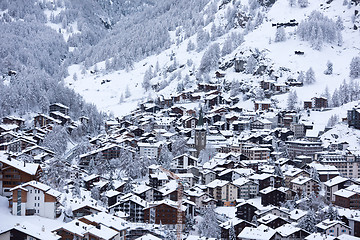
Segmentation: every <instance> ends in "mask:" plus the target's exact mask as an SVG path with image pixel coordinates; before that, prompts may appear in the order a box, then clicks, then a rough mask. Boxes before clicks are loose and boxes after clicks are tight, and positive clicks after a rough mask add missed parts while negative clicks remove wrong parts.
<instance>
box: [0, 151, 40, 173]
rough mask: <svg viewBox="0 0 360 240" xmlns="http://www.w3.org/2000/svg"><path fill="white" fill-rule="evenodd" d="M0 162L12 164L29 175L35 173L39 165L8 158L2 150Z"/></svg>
mask: <svg viewBox="0 0 360 240" xmlns="http://www.w3.org/2000/svg"><path fill="white" fill-rule="evenodd" d="M0 162H2V163H5V164H7V165H9V166H12V167H14V168H16V169H18V170H20V171H22V172H25V173H27V174H30V175H35V174H36V172H37V170H38V169H39V167H40V165H39V164H37V163H25V162H23V161H19V160H16V159H11V160H8V159H7V156H6V155H5V154H4V152H0Z"/></svg>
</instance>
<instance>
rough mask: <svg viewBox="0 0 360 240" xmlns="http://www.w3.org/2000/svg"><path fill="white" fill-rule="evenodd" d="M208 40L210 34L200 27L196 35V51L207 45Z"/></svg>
mask: <svg viewBox="0 0 360 240" xmlns="http://www.w3.org/2000/svg"><path fill="white" fill-rule="evenodd" d="M209 41H210V34H209V33H208V32H207V31H204V30H203V29H202V28H200V29H199V31H198V32H197V35H196V43H197V51H198V52H201V51H202V50H204V48H205V47H206V46H207V44H208V42H209Z"/></svg>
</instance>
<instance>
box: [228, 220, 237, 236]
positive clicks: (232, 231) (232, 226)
mask: <svg viewBox="0 0 360 240" xmlns="http://www.w3.org/2000/svg"><path fill="white" fill-rule="evenodd" d="M229 240H236V232H235V228H234V225H233V223H231V226H230V229H229Z"/></svg>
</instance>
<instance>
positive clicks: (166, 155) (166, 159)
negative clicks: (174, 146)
mask: <svg viewBox="0 0 360 240" xmlns="http://www.w3.org/2000/svg"><path fill="white" fill-rule="evenodd" d="M172 160H173V155H172V154H171V152H170V151H169V148H168V146H167V144H163V145H162V146H161V150H160V156H159V161H158V163H159V165H161V166H163V167H164V168H166V169H169V168H170V165H171V161H172Z"/></svg>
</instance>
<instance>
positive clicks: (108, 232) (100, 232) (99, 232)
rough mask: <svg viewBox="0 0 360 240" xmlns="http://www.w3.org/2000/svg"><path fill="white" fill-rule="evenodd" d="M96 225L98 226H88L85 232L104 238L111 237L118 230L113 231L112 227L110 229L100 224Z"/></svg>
mask: <svg viewBox="0 0 360 240" xmlns="http://www.w3.org/2000/svg"><path fill="white" fill-rule="evenodd" d="M98 227H99V228H97V227H92V228H89V229H88V230H87V232H88V233H90V234H91V235H94V236H97V237H99V238H100V239H104V240H110V239H113V238H114V237H115V236H116V235H117V234H118V232H117V231H115V230H114V229H111V228H109V227H107V226H104V225H102V224H100V225H98Z"/></svg>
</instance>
